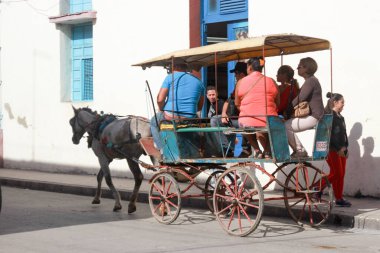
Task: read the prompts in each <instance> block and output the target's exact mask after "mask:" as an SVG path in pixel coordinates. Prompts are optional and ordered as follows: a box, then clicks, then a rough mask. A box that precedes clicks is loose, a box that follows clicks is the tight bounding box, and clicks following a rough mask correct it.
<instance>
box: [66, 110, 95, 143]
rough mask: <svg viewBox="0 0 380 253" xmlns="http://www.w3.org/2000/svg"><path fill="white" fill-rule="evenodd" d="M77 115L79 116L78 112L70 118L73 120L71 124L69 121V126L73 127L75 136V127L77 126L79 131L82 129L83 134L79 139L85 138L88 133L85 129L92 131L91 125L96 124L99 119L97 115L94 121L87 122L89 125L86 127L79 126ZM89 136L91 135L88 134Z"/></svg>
mask: <svg viewBox="0 0 380 253" xmlns="http://www.w3.org/2000/svg"><path fill="white" fill-rule="evenodd" d="M78 114H79V111H78V112H77V113H75V116H74V118H72V120H73V122H71V120H70V124H71V126H72V127H73V129H74V131H75V134H77V131H76V129H77V128H76V125H78V126H79V127H80V128H81V129H83V131H84V132H83V134H82V137H81V138H86V136H84V134H85V133H86V132H87V133H89V131H87V130H86V129H88V128H90V129H91V130H93V129H92V127H91V126H92V125H93V124H96V122H97V120H98V118H99V115H96V116H95V117H96V118H95V119H94V120H92V121H91V122H89V123H87V124H86V125H82V124H81V122H80V119H79V118H78ZM89 134H91V133H89Z"/></svg>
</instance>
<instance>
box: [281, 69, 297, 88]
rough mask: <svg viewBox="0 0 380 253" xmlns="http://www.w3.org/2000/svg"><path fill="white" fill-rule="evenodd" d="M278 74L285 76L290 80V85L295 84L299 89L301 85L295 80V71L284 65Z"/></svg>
mask: <svg viewBox="0 0 380 253" xmlns="http://www.w3.org/2000/svg"><path fill="white" fill-rule="evenodd" d="M277 73H278V74H285V75H286V77H287V78H288V81H289V82H290V84H293V85H294V86H295V87H296V88H297V89H299V88H300V87H299V85H298V82H297V79H294V70H293V69H292V67H290V66H289V65H282V66H281V67H280V68H279V69H278V70H277Z"/></svg>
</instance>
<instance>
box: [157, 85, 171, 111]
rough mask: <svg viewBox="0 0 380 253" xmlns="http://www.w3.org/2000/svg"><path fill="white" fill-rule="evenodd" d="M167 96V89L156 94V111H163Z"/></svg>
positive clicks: (162, 89)
mask: <svg viewBox="0 0 380 253" xmlns="http://www.w3.org/2000/svg"><path fill="white" fill-rule="evenodd" d="M168 94H169V89H168V88H161V89H160V91H159V92H158V95H157V105H158V109H159V110H160V111H163V110H164V106H165V103H166V98H167V96H168Z"/></svg>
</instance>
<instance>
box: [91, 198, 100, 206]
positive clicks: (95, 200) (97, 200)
mask: <svg viewBox="0 0 380 253" xmlns="http://www.w3.org/2000/svg"><path fill="white" fill-rule="evenodd" d="M92 204H95V205H97V204H100V199H94V200H93V201H92Z"/></svg>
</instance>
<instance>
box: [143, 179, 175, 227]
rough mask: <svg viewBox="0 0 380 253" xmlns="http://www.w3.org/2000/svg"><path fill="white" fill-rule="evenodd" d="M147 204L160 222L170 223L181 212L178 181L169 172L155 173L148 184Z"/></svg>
mask: <svg viewBox="0 0 380 253" xmlns="http://www.w3.org/2000/svg"><path fill="white" fill-rule="evenodd" d="M149 206H150V210H151V212H152V214H153V217H154V218H155V219H156V220H157V221H158V222H160V223H163V224H170V223H172V222H173V221H175V220H176V219H177V217H178V215H179V213H180V212H181V194H180V190H179V186H178V183H177V182H176V181H175V179H174V177H173V176H171V175H170V174H167V173H164V174H160V175H157V176H156V177H155V178H154V179H153V180H152V183H151V184H150V190H149Z"/></svg>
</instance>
